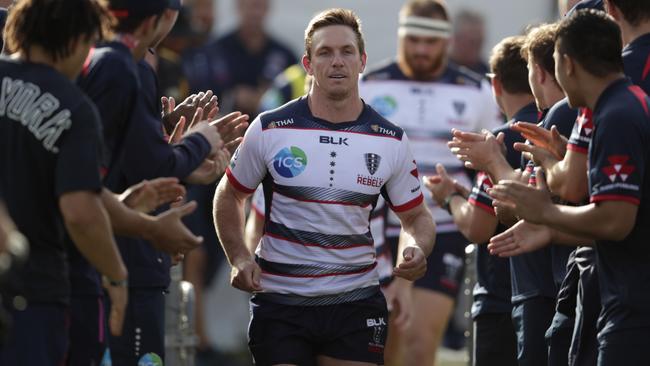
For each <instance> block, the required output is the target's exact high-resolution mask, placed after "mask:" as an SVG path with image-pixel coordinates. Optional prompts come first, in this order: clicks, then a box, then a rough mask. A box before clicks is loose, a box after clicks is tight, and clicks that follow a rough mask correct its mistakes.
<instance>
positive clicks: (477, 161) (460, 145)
mask: <svg viewBox="0 0 650 366" xmlns="http://www.w3.org/2000/svg"><path fill="white" fill-rule="evenodd" d="M452 134H453V136H454V137H453V139H452V140H451V141H449V142H448V143H447V146H448V147H449V149H450V150H451V152H452V153H453V154H454V155H456V157H457V158H458V159H459V160H461V161H462V162H464V164H465V167H466V168H468V169H474V170H483V171H489V170H490V169H489V166H490V163H491V162H492V160H494V159H496V158H499V157H501V158H504V157H503V156H504V154H505V146H504V144H503V141H504V139H505V135H504V134H503V133H499V134H498V135H497V136H494V135H493V134H492V133H491V132H489V131H483V132H482V133H475V132H463V131H459V130H456V129H454V130H452Z"/></svg>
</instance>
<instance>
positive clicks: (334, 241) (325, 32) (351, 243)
mask: <svg viewBox="0 0 650 366" xmlns="http://www.w3.org/2000/svg"><path fill="white" fill-rule="evenodd" d="M302 63H303V66H304V67H305V69H306V71H307V73H308V74H309V75H311V76H313V77H314V85H313V87H312V89H311V91H310V93H309V94H308V96H306V97H302V98H299V99H296V100H294V101H292V102H289V103H288V104H286V105H284V106H282V107H280V108H278V109H275V110H273V111H269V112H266V113H263V114H261V115H260V116H259V117H258V118H257V119H256V120H255V121H254V122H253V123H252V124H251V125H250V127H249V128H248V131H247V133H246V135H245V137H244V141H243V142H242V145H241V146H240V148H239V150H238V151H237V152H236V153H235V154H234V156H233V159H232V161H231V165H230V167H229V169H228V170H227V177H228V179H224V180H222V181H221V183H220V184H219V187H218V188H217V193H216V196H215V212H214V215H215V223H216V226H217V232H218V234H219V238H220V241H221V243H222V245H223V247H224V251H225V253H226V255H227V257H228V260H229V262H230V264H231V266H232V273H231V283H232V285H233V286H234V287H236V288H239V289H241V290H244V291H249V292H252V293H253V297H252V299H251V313H252V319H251V324H250V327H249V346H250V349H251V353H252V354H253V357H254V359H255V363H256V364H257V365H301V366H302V365H319V366H330V365H337V366H348V365H349V366H356V365H359V366H363V365H377V364H383V349H384V342H385V337H386V320H387V312H386V301H385V300H384V297H383V295H382V294H381V291H380V289H379V281H378V275H377V272H376V269H375V267H376V258H375V250H374V247H373V240H372V236H371V235H370V230H369V218H370V213H371V211H372V208H373V206H374V205H375V203H376V201H377V199H378V197H379V196H380V195H381V196H383V197H384V199H386V201H387V203H388V204H389V205H390V206H391V207H392V208H393V210H394V211H395V212H397V215H398V217H399V218H400V220H401V222H402V226H403V230H404V232H405V236H407V237H408V239H407V240H408V245H407V246H406V247H405V249H404V250H403V251H402V252H401V253H399V257H400V261H399V262H400V263H399V264H398V266H397V267H396V268H395V269H394V271H393V273H394V274H395V275H396V276H399V277H403V278H406V279H409V280H414V279H417V278H419V277H420V276H422V274H423V273H424V272H425V270H426V257H427V256H428V255H429V253H430V252H431V249H432V247H433V243H434V238H435V225H434V223H433V220H432V217H431V214H430V212H429V210H428V209H427V207H426V206H425V205H424V204H423V195H422V192H421V187H420V181H419V178H418V171H417V167H416V165H415V161H414V160H413V156H412V154H411V151H410V148H409V143H408V139H407V137H406V134H404V131H403V130H402V129H401V128H399V127H397V126H395V125H393V124H392V123H390V122H388V121H387V120H385V119H384V118H382V117H381V116H380V115H379V114H378V113H377V112H375V111H374V110H373V109H372V108H371V107H369V106H368V105H366V104H365V103H364V102H363V101H362V100H361V98H360V97H359V90H358V79H359V73H361V72H362V71H363V69H364V67H365V64H366V54H365V51H364V43H363V37H362V35H361V32H360V27H359V21H358V18H357V17H356V16H355V15H354V13H352V12H351V11H348V10H344V9H331V10H327V11H325V12H323V13H321V14H319V15H317V16H316V17H314V18H313V19H312V21H311V22H310V23H309V26H308V27H307V29H306V31H305V55H304V56H303V59H302ZM260 183H262V184H263V187H264V192H265V225H264V235H263V236H262V239H261V243H260V245H259V246H258V248H257V250H256V254H255V256H254V257H253V256H251V254H250V252H249V251H248V249H247V248H246V245H245V243H244V203H245V200H246V198H247V197H249V196H250V195H251V194H252V193H253V192H254V190H255V188H256V187H257V186H258V185H259V184H260Z"/></svg>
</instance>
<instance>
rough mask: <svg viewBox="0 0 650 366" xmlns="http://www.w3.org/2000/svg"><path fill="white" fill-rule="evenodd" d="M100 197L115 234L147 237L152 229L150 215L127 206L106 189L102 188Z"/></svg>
mask: <svg viewBox="0 0 650 366" xmlns="http://www.w3.org/2000/svg"><path fill="white" fill-rule="evenodd" d="M101 199H102V203H103V204H104V207H105V208H106V212H108V216H109V217H110V219H111V225H112V228H113V230H114V231H115V233H116V234H118V235H123V236H131V237H143V238H145V239H148V238H149V236H150V235H149V234H150V232H151V231H152V230H153V228H152V218H151V216H149V215H147V214H143V213H141V212H138V211H136V210H132V209H130V208H128V207H127V206H126V205H125V204H124V203H122V202H121V201H120V200H119V199H118V198H117V197H116V196H115V195H114V194H113V193H112V192H110V191H109V190H107V189H103V190H102V194H101Z"/></svg>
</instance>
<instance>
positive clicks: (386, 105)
mask: <svg viewBox="0 0 650 366" xmlns="http://www.w3.org/2000/svg"><path fill="white" fill-rule="evenodd" d="M370 105H371V106H372V107H373V108H374V109H375V110H376V111H377V113H379V114H381V115H382V117H390V116H391V115H393V114H394V113H395V111H396V110H397V101H396V100H395V98H393V97H391V96H390V95H384V96H381V97H376V98H375V99H373V100H372V102H370Z"/></svg>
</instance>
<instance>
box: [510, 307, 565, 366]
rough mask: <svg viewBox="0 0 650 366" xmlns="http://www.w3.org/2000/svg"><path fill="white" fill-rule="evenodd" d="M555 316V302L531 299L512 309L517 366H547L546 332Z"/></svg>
mask: <svg viewBox="0 0 650 366" xmlns="http://www.w3.org/2000/svg"><path fill="white" fill-rule="evenodd" d="M554 315H555V300H554V299H551V298H547V297H533V298H530V299H527V300H524V301H522V302H521V303H519V304H516V305H513V307H512V323H513V325H514V326H515V333H516V334H517V360H518V361H519V366H547V365H548V347H547V345H546V339H545V338H544V337H545V334H546V330H547V329H548V328H549V326H550V325H551V322H552V320H553V316H554Z"/></svg>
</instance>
